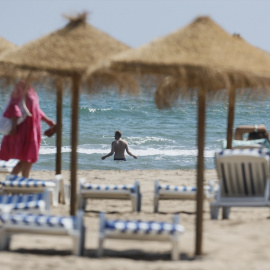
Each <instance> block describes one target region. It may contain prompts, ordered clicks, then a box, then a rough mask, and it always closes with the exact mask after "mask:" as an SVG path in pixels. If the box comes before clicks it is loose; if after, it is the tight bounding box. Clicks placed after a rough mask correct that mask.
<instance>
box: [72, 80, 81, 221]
mask: <svg viewBox="0 0 270 270" xmlns="http://www.w3.org/2000/svg"><path fill="white" fill-rule="evenodd" d="M79 82H80V76H79V75H74V76H73V77H72V115H71V158H70V193H71V194H70V214H71V215H72V216H75V215H76V205H77V203H76V194H77V145H78V119H79Z"/></svg>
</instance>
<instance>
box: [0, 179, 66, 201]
mask: <svg viewBox="0 0 270 270" xmlns="http://www.w3.org/2000/svg"><path fill="white" fill-rule="evenodd" d="M0 183H1V185H2V191H3V192H4V193H12V194H14V193H40V192H43V191H44V190H45V189H48V190H49V191H50V192H51V195H52V202H53V205H58V200H59V195H60V196H61V198H64V184H63V178H62V175H60V174H59V175H56V176H55V180H38V179H31V178H25V177H20V176H17V175H7V176H6V178H5V180H2V181H0Z"/></svg>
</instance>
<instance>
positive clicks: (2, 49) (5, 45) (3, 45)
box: [0, 37, 18, 84]
mask: <svg viewBox="0 0 270 270" xmlns="http://www.w3.org/2000/svg"><path fill="white" fill-rule="evenodd" d="M16 48H18V46H17V45H15V44H13V43H11V42H9V41H7V40H6V39H4V38H2V37H0V55H3V54H4V53H6V52H7V51H9V50H14V49H16ZM4 74H5V71H4V70H3V69H1V68H0V78H1V77H2V76H3V75H4ZM1 84H3V81H2V80H1Z"/></svg>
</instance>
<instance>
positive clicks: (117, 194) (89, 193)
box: [78, 179, 141, 212]
mask: <svg viewBox="0 0 270 270" xmlns="http://www.w3.org/2000/svg"><path fill="white" fill-rule="evenodd" d="M78 197H79V198H78V200H79V206H80V208H83V209H85V208H86V203H87V199H122V200H131V202H132V210H133V211H137V212H139V211H141V193H140V183H139V182H138V181H136V182H135V183H134V185H94V184H89V183H85V180H84V179H81V180H80V189H79V196H78Z"/></svg>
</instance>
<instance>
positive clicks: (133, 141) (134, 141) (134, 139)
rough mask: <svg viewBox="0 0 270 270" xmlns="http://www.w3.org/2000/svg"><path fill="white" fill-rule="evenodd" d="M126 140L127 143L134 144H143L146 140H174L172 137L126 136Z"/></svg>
mask: <svg viewBox="0 0 270 270" xmlns="http://www.w3.org/2000/svg"><path fill="white" fill-rule="evenodd" d="M127 140H128V142H129V143H131V144H134V145H140V144H145V143H148V142H172V143H174V142H175V141H174V140H172V139H167V138H161V137H128V138H127Z"/></svg>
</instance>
